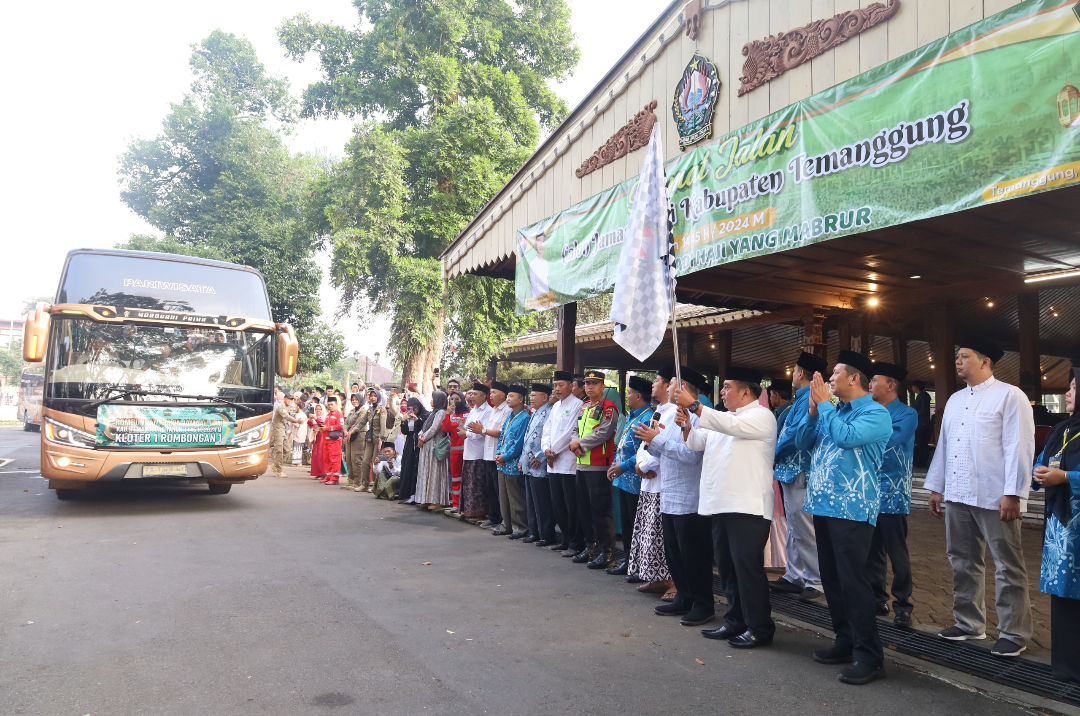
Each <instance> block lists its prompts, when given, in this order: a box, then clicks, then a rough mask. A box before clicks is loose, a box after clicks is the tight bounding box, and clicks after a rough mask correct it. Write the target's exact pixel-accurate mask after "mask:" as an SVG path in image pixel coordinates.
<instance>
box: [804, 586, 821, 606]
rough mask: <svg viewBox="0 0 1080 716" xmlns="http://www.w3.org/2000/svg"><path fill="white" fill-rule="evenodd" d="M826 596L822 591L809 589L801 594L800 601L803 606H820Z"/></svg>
mask: <svg viewBox="0 0 1080 716" xmlns="http://www.w3.org/2000/svg"><path fill="white" fill-rule="evenodd" d="M824 596H825V595H824V594H823V593H822V592H821V590H820V589H814V588H813V587H807V588H806V589H804V590H802V591H801V592H799V601H800V602H802V603H803V604H820V603H821V598H822V597H824Z"/></svg>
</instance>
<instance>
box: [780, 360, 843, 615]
mask: <svg viewBox="0 0 1080 716" xmlns="http://www.w3.org/2000/svg"><path fill="white" fill-rule="evenodd" d="M828 369H829V364H828V363H826V362H825V359H824V358H819V357H818V356H816V355H814V354H813V353H807V352H805V351H804V352H803V353H802V354H801V355H800V356H799V360H798V361H796V363H795V370H794V371H792V375H791V384H792V387H793V388H795V400H794V402H792V403H791V406H790V407H789V408H788V411H787V412H786V413H785V414H784V421H783V424H782V425H778V426H777V427H778V432H777V437H776V456H775V458H774V459H773V466H774V467H773V475H774V477H775V478H776V481H777V482H779V483H780V492H781V493H782V494H783V496H784V514H785V515H786V516H787V544H786V554H787V566H786V568H785V571H784V576H782V577H780V578H779V579H777V580H776V581H775V582H770V583H769V588H770V589H772V590H774V591H777V592H790V593H791V594H798V595H799V600H800V601H803V602H813V601H814V600H817V599H820V598H821V596H822V591H821V573H820V572H819V571H818V554H817V539H816V537H815V536H814V518H813V516H812V515H811V514H810V513H808V512H804V511H803V501H804V500H805V498H806V473H807V471H808V470H809V469H810V457H811V455H812V453H813V449H814V446H813V443H808V445H807V447H805V448H800V447H799V446H798V445H796V443H795V436H796V435H797V434H798V431H799V428H800V427H802V426H803V425H804V424H805V423H806V421H807V420H809V419H810V412H809V409H810V381H811V380H813V378H814V375H815V374H821V376H822V377H824V376H826V375H828V374H829V373H828Z"/></svg>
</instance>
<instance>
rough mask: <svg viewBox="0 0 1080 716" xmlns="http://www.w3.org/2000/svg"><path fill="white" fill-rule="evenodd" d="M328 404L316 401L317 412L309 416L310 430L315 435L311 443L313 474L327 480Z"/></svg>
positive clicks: (319, 478) (320, 480)
mask: <svg viewBox="0 0 1080 716" xmlns="http://www.w3.org/2000/svg"><path fill="white" fill-rule="evenodd" d="M324 425H326V406H325V405H323V404H322V403H315V414H314V415H313V416H312V417H310V418H308V430H310V431H311V434H312V435H313V436H314V439H313V440H312V443H311V476H312V477H314V478H315V479H317V480H318V481H319V482H326V432H325V431H324V430H323V426H324Z"/></svg>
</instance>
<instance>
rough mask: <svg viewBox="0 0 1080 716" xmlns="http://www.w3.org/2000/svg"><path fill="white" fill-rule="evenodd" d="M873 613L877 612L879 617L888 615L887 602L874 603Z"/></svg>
mask: <svg viewBox="0 0 1080 716" xmlns="http://www.w3.org/2000/svg"><path fill="white" fill-rule="evenodd" d="M874 613H875V614H877V615H878V616H879V617H887V616H889V605H888V604H875V605H874Z"/></svg>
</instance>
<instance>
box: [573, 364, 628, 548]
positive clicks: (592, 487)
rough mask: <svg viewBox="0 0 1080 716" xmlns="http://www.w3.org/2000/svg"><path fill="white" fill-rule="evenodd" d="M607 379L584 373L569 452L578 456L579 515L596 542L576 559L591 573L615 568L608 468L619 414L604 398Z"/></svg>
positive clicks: (599, 373)
mask: <svg viewBox="0 0 1080 716" xmlns="http://www.w3.org/2000/svg"><path fill="white" fill-rule="evenodd" d="M605 379H606V376H605V375H604V373H603V372H601V371H598V370H590V371H587V372H586V373H585V377H584V381H583V382H584V384H585V395H586V396H587V397H588V402H586V403H584V404H583V405H582V406H581V411H580V412H579V413H578V420H577V425H576V427H575V429H574V432H573V434H572V438H571V440H570V450H571V452H573V453H574V454H575V455H577V493H578V514H579V515H580V519H581V520H582V523H583V524H585V525H586V527H590V526H591V528H592V529H591V530H587V531H588V532H591V534H592V535H593V536H594V539H595V540H596V542H595V545H594V546H593V547H591V548H590V547H586V548H585V550H584V551H582V552H581V553H580V554H578V555H576V556H575V557H574V558H573V561H574V562H577V563H578V564H580V563H582V562H588V567H589V569H606V568H608V567H614V566H615V564H614V562H613V561H612V556H611V555H612V549H613V547H614V546H615V517H614V514H613V512H612V504H611V483H610V482H608V479H607V471H608V468H609V467H611V461H612V459H613V458H614V456H615V429H616V428H617V427H618V425H619V410H618V408H617V407H616V405H615V403H612V402H611V401H610V400H608V399H607V398H605V397H604V381H605Z"/></svg>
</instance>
